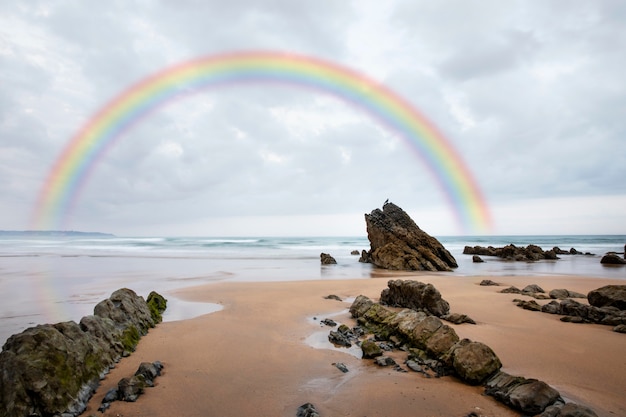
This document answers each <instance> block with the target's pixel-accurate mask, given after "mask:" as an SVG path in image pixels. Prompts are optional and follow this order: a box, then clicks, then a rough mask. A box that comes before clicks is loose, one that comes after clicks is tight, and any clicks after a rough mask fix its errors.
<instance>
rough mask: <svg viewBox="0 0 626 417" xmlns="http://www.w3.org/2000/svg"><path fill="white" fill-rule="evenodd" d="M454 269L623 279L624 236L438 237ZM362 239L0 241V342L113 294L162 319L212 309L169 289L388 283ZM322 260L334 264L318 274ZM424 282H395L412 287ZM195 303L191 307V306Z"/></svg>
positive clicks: (85, 310) (83, 311)
mask: <svg viewBox="0 0 626 417" xmlns="http://www.w3.org/2000/svg"><path fill="white" fill-rule="evenodd" d="M439 239H440V241H441V242H442V243H443V244H444V246H445V247H446V248H447V249H448V250H449V251H450V252H451V253H452V254H453V255H454V257H455V258H456V259H457V262H458V263H459V268H458V269H456V270H455V271H454V272H449V273H442V274H443V275H450V276H456V277H458V276H481V275H485V276H506V275H581V276H589V277H599V278H614V279H625V280H626V267H612V268H611V267H605V266H602V265H601V264H600V257H601V255H603V254H604V253H605V252H607V251H609V250H611V251H622V250H623V246H624V242H626V236H608V237H607V236H574V237H573V236H522V237H520V236H506V237H502V236H498V237H441V238H439ZM508 243H514V244H516V245H519V246H524V245H527V244H530V243H535V244H538V245H539V246H541V247H542V248H544V249H549V248H552V247H553V246H560V247H561V248H562V249H569V248H570V247H575V248H576V249H578V250H580V251H582V252H592V253H595V255H593V256H583V255H573V256H572V255H563V256H561V258H562V259H560V260H558V261H541V262H534V263H525V262H505V261H501V260H497V259H490V258H488V257H483V259H485V260H486V262H485V263H482V264H478V263H473V262H472V257H471V256H470V255H463V254H462V251H463V247H464V246H465V245H469V246H474V245H482V246H488V245H493V246H503V245H506V244H508ZM363 249H369V242H368V240H367V238H366V237H347V238H346V237H332V238H310V237H307V238H164V237H153V238H119V237H114V238H62V237H54V238H45V237H44V238H30V239H25V238H15V237H12V238H0V341H4V340H5V339H6V338H7V337H8V336H10V335H11V334H14V333H18V332H20V331H22V330H24V329H25V328H26V327H29V326H33V325H35V324H41V323H55V322H60V321H66V320H75V321H78V320H80V318H81V317H83V316H85V315H88V314H92V312H93V307H94V306H95V305H96V304H97V303H98V302H99V301H101V300H103V299H105V298H107V297H108V296H109V295H110V294H111V293H112V292H113V291H115V290H116V289H118V288H122V287H127V288H131V289H133V290H134V291H135V292H137V293H138V294H139V295H142V296H144V297H146V296H147V295H148V294H149V292H150V291H152V290H155V291H157V292H159V293H161V294H163V295H164V296H166V298H168V299H170V300H171V304H170V308H169V309H168V312H167V314H166V320H183V319H186V318H190V317H194V316H197V315H201V314H206V313H208V312H211V311H215V308H217V307H216V305H205V304H204V303H195V304H194V303H187V302H182V301H180V300H176V299H175V297H173V295H171V292H172V291H173V290H174V289H178V288H181V287H188V286H194V285H200V284H205V283H210V282H215V281H223V280H228V281H241V282H248V281H293V280H320V279H321V280H325V279H327V280H332V279H350V278H389V277H392V276H394V274H393V273H389V271H384V270H380V269H376V268H372V266H371V265H369V264H362V263H359V262H358V258H359V256H357V255H351V254H350V252H351V251H353V250H357V251H359V252H360V251H361V250H363ZM321 252H326V253H330V254H331V255H332V256H333V257H335V259H336V260H337V265H327V266H323V265H320V260H319V254H320V253H321ZM427 274H430V273H419V272H415V273H408V274H407V273H404V275H409V276H412V277H415V279H419V277H420V276H422V275H427ZM198 304H199V305H198Z"/></svg>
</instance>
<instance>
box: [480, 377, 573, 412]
mask: <svg viewBox="0 0 626 417" xmlns="http://www.w3.org/2000/svg"><path fill="white" fill-rule="evenodd" d="M485 393H486V394H487V395H491V396H492V397H494V398H496V399H497V400H499V401H501V402H503V403H504V404H507V405H509V406H510V407H512V408H515V409H517V410H520V411H522V412H524V413H527V414H529V415H535V414H539V413H541V412H543V411H544V410H545V409H546V407H548V406H550V405H552V404H554V403H555V402H556V401H557V400H560V398H561V396H560V394H559V392H558V391H557V390H555V389H554V388H552V387H551V386H549V385H548V384H546V383H545V382H543V381H538V380H536V379H526V378H524V377H520V376H511V375H509V374H507V373H506V372H502V371H499V372H498V373H496V374H495V375H494V376H493V377H491V378H490V379H489V380H488V381H487V383H486V384H485Z"/></svg>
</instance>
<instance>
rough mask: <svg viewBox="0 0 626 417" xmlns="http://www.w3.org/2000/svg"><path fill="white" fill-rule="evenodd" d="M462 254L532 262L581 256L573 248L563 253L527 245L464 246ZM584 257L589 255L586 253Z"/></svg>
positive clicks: (555, 248) (557, 248) (554, 249)
mask: <svg viewBox="0 0 626 417" xmlns="http://www.w3.org/2000/svg"><path fill="white" fill-rule="evenodd" d="M463 254H464V255H474V256H476V255H481V256H495V257H498V258H502V259H505V260H508V261H525V262H534V261H540V260H544V259H552V260H555V259H559V258H558V256H557V255H582V252H579V251H577V250H576V249H574V248H571V249H570V250H569V251H564V250H561V249H560V248H559V247H554V248H552V249H548V250H545V251H544V250H543V249H542V248H540V247H539V246H537V245H528V246H526V247H523V246H515V245H513V244H510V245H506V246H503V247H500V248H495V247H493V246H487V247H485V246H473V247H472V246H465V248H464V249H463ZM585 255H591V254H590V253H586V254H585Z"/></svg>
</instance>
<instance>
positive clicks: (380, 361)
mask: <svg viewBox="0 0 626 417" xmlns="http://www.w3.org/2000/svg"><path fill="white" fill-rule="evenodd" d="M375 363H376V365H378V366H395V365H397V364H396V361H394V360H393V358H390V357H389V356H378V357H377V358H376V361H375Z"/></svg>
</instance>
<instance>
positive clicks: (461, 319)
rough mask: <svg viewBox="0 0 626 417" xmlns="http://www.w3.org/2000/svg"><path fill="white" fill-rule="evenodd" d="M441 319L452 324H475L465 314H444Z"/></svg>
mask: <svg viewBox="0 0 626 417" xmlns="http://www.w3.org/2000/svg"><path fill="white" fill-rule="evenodd" d="M441 318H442V319H443V320H445V321H449V322H450V323H454V324H464V323H468V324H476V322H475V321H474V320H472V318H471V317H468V316H467V315H466V314H459V313H450V314H446V315H445V316H441Z"/></svg>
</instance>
